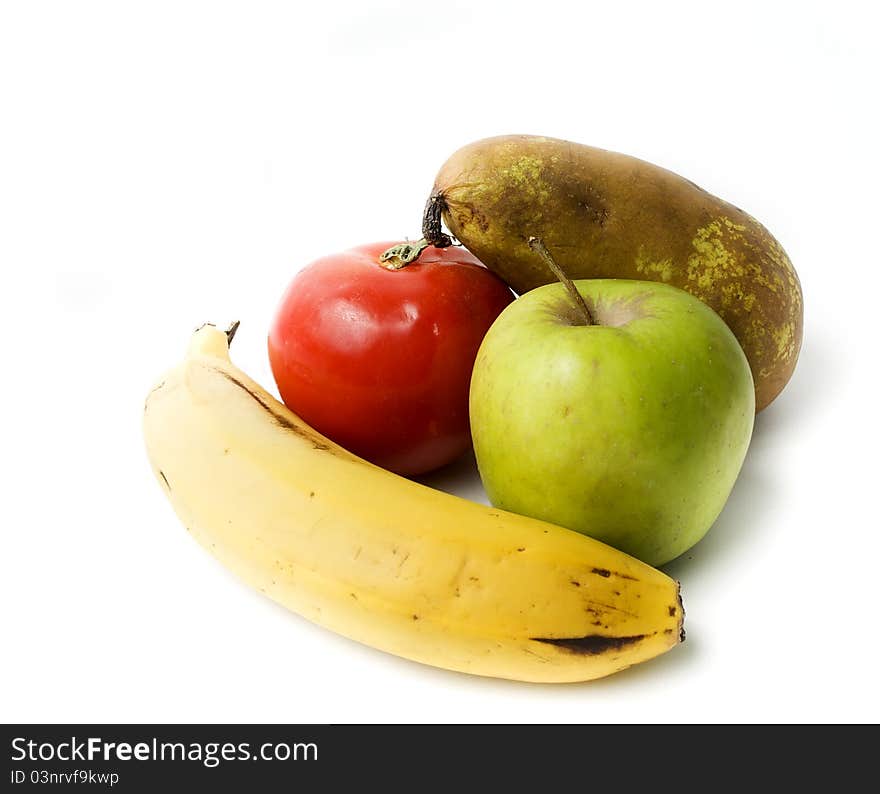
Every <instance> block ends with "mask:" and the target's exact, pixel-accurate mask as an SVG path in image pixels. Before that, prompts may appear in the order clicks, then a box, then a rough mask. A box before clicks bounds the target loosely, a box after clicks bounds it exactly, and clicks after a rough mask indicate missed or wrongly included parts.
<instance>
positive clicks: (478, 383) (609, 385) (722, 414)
mask: <svg viewBox="0 0 880 794" xmlns="http://www.w3.org/2000/svg"><path fill="white" fill-rule="evenodd" d="M574 285H575V286H576V287H577V290H578V292H579V293H580V295H581V296H582V297H583V303H584V304H585V305H584V306H581V307H579V306H578V304H577V303H576V302H575V300H574V297H573V294H572V293H570V292H569V291H567V290H566V288H565V287H564V286H563V285H562V284H550V285H547V286H545V287H540V288H538V289H535V290H532V291H531V292H527V293H526V294H524V295H523V296H522V297H520V298H518V299H517V300H516V301H514V302H513V303H512V304H510V305H509V306H508V307H507V308H506V309H505V310H504V311H503V312H502V313H501V315H500V316H499V317H498V318H497V320H496V321H495V323H494V324H493V325H492V327H491V328H490V329H489V332H488V334H487V335H486V337H485V338H484V340H483V343H482V345H481V347H480V350H479V353H478V354H477V359H476V362H475V364H474V371H473V377H472V379H471V391H470V419H471V433H472V435H473V441H474V451H475V453H476V458H477V465H478V467H479V471H480V477H481V479H482V481H483V486H484V487H485V489H486V494H487V495H488V497H489V500H490V501H491V502H492V504H493V505H495V506H497V507H501V508H504V509H506V510H511V511H513V512H515V513H522V514H525V515H529V516H533V517H536V518H541V519H544V520H546V521H551V522H553V523H555V524H561V525H562V526H565V527H569V528H570V529H575V530H577V531H578V532H582V533H584V534H586V535H590V536H591V537H594V538H598V539H599V540H602V541H604V542H606V543H608V544H610V545H612V546H615V547H617V548H619V549H622V550H623V551H626V552H628V553H630V554H632V555H633V556H635V557H638V558H640V559H641V560H643V561H645V562H647V563H649V564H651V565H662V564H663V563H665V562H668V561H669V560H671V559H673V558H675V557H677V556H678V555H680V554H682V553H683V552H684V551H686V550H687V549H689V548H690V547H691V546H693V545H694V544H695V543H696V542H697V541H698V540H700V538H702V537H703V535H705V534H706V532H707V531H708V530H709V528H710V527H711V526H712V524H713V523H714V521H715V519H716V518H717V517H718V514H719V513H720V512H721V509H722V507H723V506H724V503H725V502H726V501H727V498H728V496H729V495H730V491H731V489H732V488H733V484H734V482H735V480H736V478H737V475H738V474H739V471H740V467H741V466H742V463H743V459H744V458H745V455H746V451H747V449H748V446H749V440H750V438H751V434H752V425H753V423H754V416H755V390H754V385H753V382H752V375H751V371H750V369H749V364H748V361H747V360H746V357H745V354H744V353H743V351H742V348H741V347H740V345H739V343H738V342H737V340H736V337H734V335H733V334H732V333H731V331H730V330H729V329H728V327H727V326H726V325H725V323H724V321H723V320H722V319H721V318H720V317H719V316H718V315H717V314H716V313H715V312H714V311H713V310H712V309H710V308H709V307H708V306H706V305H705V304H703V303H701V302H700V301H699V300H697V298H694V297H693V296H691V295H689V294H688V293H686V292H684V291H682V290H680V289H677V288H675V287H671V286H668V285H664V284H658V283H656V282H642V281H625V280H614V279H612V280H582V281H575V282H574Z"/></svg>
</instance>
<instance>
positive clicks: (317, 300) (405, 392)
mask: <svg viewBox="0 0 880 794" xmlns="http://www.w3.org/2000/svg"><path fill="white" fill-rule="evenodd" d="M392 244H393V243H374V244H372V245H364V246H361V247H359V248H353V249H351V250H350V251H345V252H343V253H339V254H335V255H332V256H328V257H324V258H322V259H319V260H317V261H316V262H314V263H312V264H311V265H308V266H307V267H306V268H304V269H303V270H301V271H300V272H299V273H297V274H296V276H295V277H294V279H293V281H292V282H291V284H290V286H289V287H288V289H287V291H286V293H285V294H284V297H283V298H282V300H281V305H280V307H279V308H278V313H277V315H276V317H275V319H274V322H273V324H272V327H271V329H270V332H269V361H270V363H271V366H272V374H273V375H274V377H275V382H276V383H277V385H278V390H279V392H280V394H281V398H282V400H284V403H285V404H286V405H287V406H288V408H290V409H291V410H292V411H293V412H294V413H296V414H297V415H298V416H300V417H301V418H302V419H304V420H305V421H306V422H308V423H309V424H310V425H311V426H312V427H314V428H315V429H316V430H318V431H319V432H321V433H323V434H324V435H325V436H327V437H328V438H331V439H332V440H334V441H335V442H336V443H338V444H340V445H341V446H343V447H345V448H346V449H348V450H350V451H352V452H354V453H355V454H356V455H359V456H360V457H362V458H366V459H367V460H370V461H372V462H373V463H376V464H378V465H379V466H382V467H383V468H386V469H390V470H392V471H396V472H398V473H399V474H405V475H414V474H422V473H424V472H427V471H430V470H431V469H435V468H437V467H438V466H443V465H444V464H446V463H449V462H450V461H452V460H454V459H455V458H456V457H458V456H459V455H461V454H462V453H463V452H464V451H465V450H467V449H468V447H469V446H470V443H471V439H470V427H469V422H468V389H469V388H470V379H471V370H472V369H473V365H474V359H475V358H476V355H477V349H478V348H479V346H480V342H481V341H482V340H483V336H484V335H485V333H486V331H488V330H489V326H490V325H491V324H492V322H493V321H494V320H495V318H496V317H497V316H498V315H499V314H500V313H501V311H502V309H504V307H505V306H507V304H508V303H510V302H511V301H512V300H513V295H512V293H511V292H510V290H509V289H508V287H507V285H505V284H504V282H503V281H501V279H499V278H498V277H497V276H495V275H494V274H492V273H491V272H490V271H489V270H487V269H486V268H485V267H484V266H483V265H481V264H480V263H479V261H478V260H477V259H475V258H474V257H473V256H472V255H471V254H470V253H468V252H467V251H465V250H464V249H462V248H442V249H441V248H433V247H429V248H427V249H425V251H424V252H423V253H422V255H421V257H420V258H419V259H418V261H416V262H414V263H413V264H411V265H407V266H405V267H403V268H401V269H400V270H388V269H387V268H385V267H382V266H381V265H380V264H379V254H381V253H382V252H383V251H385V250H386V249H387V248H389V247H390V246H391V245H392Z"/></svg>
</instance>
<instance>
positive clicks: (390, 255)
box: [379, 193, 455, 270]
mask: <svg viewBox="0 0 880 794" xmlns="http://www.w3.org/2000/svg"><path fill="white" fill-rule="evenodd" d="M444 209H446V200H445V199H444V198H443V194H442V193H432V194H431V196H430V197H429V198H428V201H427V203H426V204H425V211H424V213H423V214H422V235H423V236H422V239H421V240H419V241H418V242H415V243H410V242H405V243H400V244H399V245H392V246H391V248H389V249H388V250H387V251H384V252H382V254H381V255H380V256H379V261H380V262H381V263H382V267H386V268H388V269H389V270H400V268H402V267H406V265H411V264H412V263H413V262H415V261H416V260H417V259H418V258H419V257H420V256H421V255H422V251H424V250H425V249H426V248H427V247H428V246H429V245H433V246H434V248H449V246H450V245H454V244H455V242H454V240H453V239H452V238H451V237H450V236H449V235H448V234H444V232H443V229H442V220H443V210H444Z"/></svg>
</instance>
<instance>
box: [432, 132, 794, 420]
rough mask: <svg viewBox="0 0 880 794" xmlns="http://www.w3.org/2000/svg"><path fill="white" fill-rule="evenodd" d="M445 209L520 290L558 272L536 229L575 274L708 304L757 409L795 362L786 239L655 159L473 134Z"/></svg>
mask: <svg viewBox="0 0 880 794" xmlns="http://www.w3.org/2000/svg"><path fill="white" fill-rule="evenodd" d="M432 196H433V197H435V198H436V199H438V200H439V201H440V206H441V207H442V209H443V220H444V221H445V222H446V225H447V226H448V228H449V230H450V231H451V232H452V234H453V235H454V236H455V237H456V238H458V240H460V241H461V242H462V243H463V244H464V245H465V246H466V247H467V248H468V249H469V250H470V251H471V252H472V253H473V254H475V255H476V256H477V258H478V259H480V260H481V261H482V262H483V263H484V264H485V265H486V266H487V267H489V268H490V269H491V270H493V271H494V272H496V273H497V274H498V275H500V276H501V277H502V278H503V279H504V280H505V281H506V282H507V283H508V284H509V285H510V286H511V287H512V288H513V289H514V290H515V291H516V292H518V293H520V294H522V293H524V292H526V291H528V290H531V289H534V288H535V287H538V286H541V285H543V284H549V283H552V282H554V281H555V280H556V279H555V277H554V276H553V274H552V273H551V272H550V270H549V269H548V268H547V266H546V265H545V264H544V262H543V261H542V259H541V258H540V257H539V256H538V255H537V254H536V253H535V252H534V251H533V250H531V249H530V248H529V245H528V239H529V238H530V237H532V236H535V237H540V238H542V239H543V241H544V243H545V244H546V245H547V247H548V249H549V250H550V251H551V253H552V254H553V257H554V258H555V259H556V261H557V262H558V263H559V265H560V266H561V267H562V269H563V270H564V271H565V272H566V273H567V274H568V276H569V277H570V278H574V279H578V278H621V279H639V280H646V281H659V282H663V283H666V284H671V285H672V286H675V287H679V288H681V289H683V290H685V291H687V292H689V293H691V294H692V295H694V296H696V297H697V298H699V299H700V300H701V301H703V302H704V303H706V304H707V305H709V306H711V307H712V308H713V309H714V310H715V311H716V312H717V313H718V314H720V315H721V317H722V318H723V319H724V321H725V322H726V323H727V325H728V326H729V327H730V329H731V330H732V331H733V333H734V335H735V336H736V338H737V339H738V341H739V343H740V345H741V346H742V348H743V350H744V351H745V354H746V357H747V358H748V360H749V364H750V366H751V369H752V376H753V379H754V383H755V405H756V410H759V411H760V410H761V409H763V408H765V407H766V406H767V405H769V404H770V403H771V402H772V401H773V399H774V398H775V397H776V396H777V395H778V394H779V392H781V391H782V389H783V387H784V386H785V384H786V383H787V382H788V380H789V378H790V377H791V375H792V372H793V371H794V367H795V364H796V363H797V358H798V353H799V351H800V346H801V339H802V336H803V296H802V292H801V285H800V282H799V280H798V277H797V274H796V273H795V270H794V268H793V267H792V264H791V262H790V261H789V258H788V256H787V255H786V253H785V251H784V250H783V249H782V246H781V245H780V244H779V243H778V242H777V241H776V240H775V239H774V237H773V236H772V235H771V234H770V233H769V232H768V231H767V229H765V228H764V227H763V226H762V225H761V224H760V223H758V221H756V220H755V219H754V218H752V217H751V216H750V215H748V214H747V213H745V212H743V211H742V210H740V209H738V208H737V207H734V206H733V205H731V204H728V203H727V202H725V201H722V200H721V199H719V198H716V197H715V196H713V195H711V194H709V193H707V192H706V191H705V190H702V189H701V188H699V187H698V186H697V185H695V184H694V183H693V182H690V181H688V180H687V179H684V178H682V177H680V176H678V175H677V174H674V173H672V172H670V171H667V170H665V169H662V168H659V167H658V166H655V165H652V164H651V163H647V162H645V161H643V160H639V159H636V158H634V157H630V156H627V155H623V154H618V153H615V152H610V151H605V150H603V149H597V148H594V147H590V146H584V145H580V144H575V143H569V142H568V141H563V140H558V139H554V138H544V137H536V136H529V135H508V136H499V137H495V138H487V139H484V140H480V141H476V142H475V143H471V144H469V145H467V146H465V147H463V148H462V149H459V150H458V151H457V152H455V153H454V154H453V155H452V156H451V157H450V158H449V160H447V162H446V163H445V164H444V165H443V167H442V168H441V169H440V171H439V173H438V175H437V178H436V180H435V184H434V190H433V193H432Z"/></svg>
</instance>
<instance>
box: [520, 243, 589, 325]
mask: <svg viewBox="0 0 880 794" xmlns="http://www.w3.org/2000/svg"><path fill="white" fill-rule="evenodd" d="M529 248H531V249H532V250H533V251H536V252H537V253H538V254H540V256H541V258H542V259H543V260H544V261H545V262H546V263H547V267H549V268H550V270H551V271H552V272H553V275H554V276H556V278H558V279H559V280H560V281H561V282H562V285H563V286H564V287H565V288H566V289H567V290H568V292H569V294H570V295H571V297H572V299H573V300H574V302H575V304H576V305H577V307H578V309H580V311H581V314H583V315H584V319H585V320H586V321H587V323H586V324H587V325H593V324H594V323H593V315H592V314H590V310H589V309H588V308H587V304H586V302H585V301H584V296H583V295H581V293H580V292H578V288H577V287H576V286H575V285H574V282H573V281H572V280H571V279H570V278H569V277H568V276H567V275H566V274H565V271H564V270H563V269H562V268H561V267H559V265H558V264H557V262H556V260H555V259H554V258H553V256H552V255H551V254H550V251H548V250H547V246H546V245H544V241H543V240H542V239H541V238H540V237H529Z"/></svg>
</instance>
